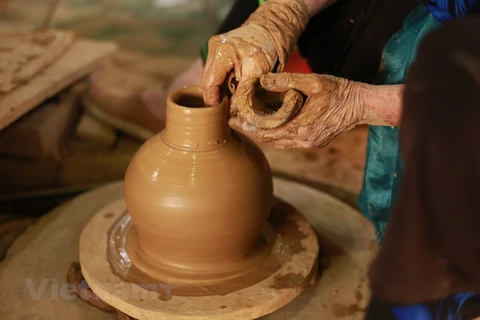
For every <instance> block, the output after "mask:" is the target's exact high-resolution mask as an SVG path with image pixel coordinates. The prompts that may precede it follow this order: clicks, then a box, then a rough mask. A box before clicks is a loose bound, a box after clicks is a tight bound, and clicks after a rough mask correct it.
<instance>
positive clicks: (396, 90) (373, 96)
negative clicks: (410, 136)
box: [360, 84, 405, 126]
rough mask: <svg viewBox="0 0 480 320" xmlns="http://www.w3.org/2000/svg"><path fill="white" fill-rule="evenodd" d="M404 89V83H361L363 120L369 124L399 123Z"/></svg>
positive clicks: (396, 124) (387, 124) (395, 124)
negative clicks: (363, 109)
mask: <svg viewBox="0 0 480 320" xmlns="http://www.w3.org/2000/svg"><path fill="white" fill-rule="evenodd" d="M404 90H405V85H404V84H396V85H383V86H373V85H363V86H362V89H360V97H361V99H362V101H363V103H362V104H363V106H364V108H365V119H364V122H365V123H366V124H369V125H371V126H398V125H400V119H401V114H402V105H403V91H404Z"/></svg>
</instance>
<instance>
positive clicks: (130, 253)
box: [107, 199, 308, 301]
mask: <svg viewBox="0 0 480 320" xmlns="http://www.w3.org/2000/svg"><path fill="white" fill-rule="evenodd" d="M295 212H296V210H295V209H294V208H292V207H291V206H290V205H288V204H286V203H284V202H282V201H280V200H278V199H277V200H276V204H275V205H274V207H273V208H272V212H271V215H270V217H269V219H268V223H267V225H266V227H265V229H264V231H263V234H262V237H261V240H260V241H259V243H258V244H257V247H256V248H255V250H254V251H253V252H252V253H251V254H249V256H247V257H246V258H245V260H244V266H243V269H242V271H241V272H237V273H235V274H224V275H222V276H223V278H222V281H220V282H217V283H215V284H203V283H202V281H203V280H204V279H203V278H198V277H196V274H190V275H189V276H190V278H186V276H187V275H185V274H181V275H180V277H179V276H178V275H176V274H175V270H165V269H164V268H163V266H161V265H158V264H154V263H152V262H151V261H145V260H142V259H141V258H139V257H140V256H141V255H139V254H138V252H137V248H138V247H137V245H136V238H137V236H138V234H137V233H136V230H135V227H134V225H133V221H132V219H131V217H130V216H129V215H128V213H127V212H125V213H124V214H123V215H122V216H121V217H120V218H119V219H118V220H117V221H116V223H115V224H114V225H113V226H112V228H111V230H110V231H109V236H108V249H107V256H108V261H109V263H110V266H111V268H112V271H113V272H114V274H116V275H117V276H119V277H120V278H121V279H122V280H123V281H125V282H132V283H135V284H137V285H138V286H140V287H142V288H145V289H147V290H148V287H149V286H151V287H152V288H153V289H154V290H155V291H156V292H157V293H158V299H160V300H164V301H167V300H169V299H170V298H171V296H174V295H175V296H211V295H225V294H228V293H231V292H234V291H237V290H240V289H243V288H245V287H249V286H252V285H254V284H256V283H258V282H260V281H262V280H264V279H266V278H268V277H269V276H271V275H272V274H274V273H275V272H276V271H278V270H279V269H280V267H281V266H282V265H284V264H285V262H286V261H287V260H288V259H290V258H291V257H292V256H293V255H295V254H298V253H300V252H302V251H305V250H306V249H305V248H304V247H303V246H302V243H301V241H302V239H305V238H307V237H308V233H306V232H305V230H302V228H301V227H300V225H299V223H298V221H297V220H296V219H295V215H294V213H295ZM198 280H200V282H199V281H198ZM303 280H304V276H303V275H301V274H295V275H292V274H287V275H284V276H279V277H276V278H275V284H274V285H273V286H272V288H275V289H285V288H292V287H296V286H298V285H299V283H301V282H302V281H303ZM160 284H161V285H160ZM166 289H170V290H166Z"/></svg>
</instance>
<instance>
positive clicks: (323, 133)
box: [229, 73, 366, 149]
mask: <svg viewBox="0 0 480 320" xmlns="http://www.w3.org/2000/svg"><path fill="white" fill-rule="evenodd" d="M260 83H261V85H262V87H263V88H264V89H265V90H267V91H271V92H285V91H287V90H290V89H295V90H298V91H300V92H301V93H303V94H304V95H305V96H306V97H307V99H306V101H305V104H304V105H303V107H302V109H301V110H300V111H299V112H298V114H297V115H296V116H295V117H294V118H293V119H292V120H290V121H289V122H287V123H286V124H284V125H282V126H280V127H278V128H275V129H270V130H261V129H258V128H255V127H253V126H251V125H249V124H248V123H247V122H246V121H244V119H240V118H239V115H238V114H237V116H235V117H233V118H230V121H229V124H230V126H231V127H232V128H233V129H235V130H239V131H243V132H244V133H245V134H247V135H249V136H251V137H252V138H254V139H256V140H257V141H259V142H273V143H274V145H275V146H276V147H277V148H281V149H286V148H315V147H323V146H326V145H327V144H328V143H329V142H330V141H332V140H333V139H334V138H335V137H336V136H338V135H339V134H341V133H342V132H345V131H348V130H350V129H352V128H353V127H355V126H357V125H359V124H363V123H365V113H366V112H365V110H364V109H365V108H364V104H363V103H362V99H361V91H362V90H361V89H362V87H363V86H364V84H362V83H359V82H354V81H349V80H347V79H343V78H337V77H333V76H327V75H318V74H296V73H277V74H273V73H269V74H266V75H264V76H262V78H261V80H260Z"/></svg>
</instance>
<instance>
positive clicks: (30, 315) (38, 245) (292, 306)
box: [0, 179, 378, 320]
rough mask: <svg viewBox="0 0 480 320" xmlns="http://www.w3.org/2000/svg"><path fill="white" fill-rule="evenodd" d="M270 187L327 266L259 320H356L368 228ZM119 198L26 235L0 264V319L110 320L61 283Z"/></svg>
mask: <svg viewBox="0 0 480 320" xmlns="http://www.w3.org/2000/svg"><path fill="white" fill-rule="evenodd" d="M274 185H275V194H276V195H277V196H278V197H280V198H282V199H285V200H286V201H287V202H289V203H290V204H292V205H293V206H295V207H296V208H297V209H299V210H300V211H301V212H302V213H303V214H304V215H305V216H306V217H307V219H308V220H309V221H310V223H311V224H312V225H313V227H314V228H315V229H316V231H317V232H318V234H319V237H320V245H321V247H322V248H326V249H327V258H326V259H324V264H323V267H324V269H323V270H321V271H320V275H319V279H318V280H317V282H316V284H315V285H314V286H312V287H310V288H309V289H307V290H306V291H305V292H304V293H302V294H301V295H300V296H299V297H298V298H297V299H295V300H293V301H292V302H291V303H289V304H288V305H286V306H285V307H283V308H281V309H280V310H278V311H276V312H274V313H272V314H270V315H268V316H266V317H263V318H262V319H264V320H285V319H289V320H317V319H342V320H361V319H363V316H364V313H363V311H362V310H364V308H365V307H366V305H367V303H368V299H369V290H368V284H367V282H366V272H367V269H368V265H369V262H370V260H371V258H372V257H373V256H374V254H375V253H376V250H377V248H378V246H377V244H376V240H375V234H374V229H373V227H372V225H371V224H370V223H369V222H368V221H367V220H365V219H364V218H363V217H362V216H361V215H360V214H359V213H358V212H357V211H356V210H354V209H352V208H351V207H349V206H348V205H346V204H344V203H342V202H340V201H338V200H337V199H335V198H332V197H330V196H328V195H327V194H325V193H322V192H319V191H317V190H315V189H312V188H310V187H307V186H304V185H299V184H297V183H294V182H290V181H287V180H281V179H275V180H274ZM122 197H123V184H122V183H114V184H109V185H106V186H104V187H101V188H99V189H97V190H94V191H92V192H89V193H86V194H84V195H82V196H79V197H77V198H76V199H74V200H73V201H72V202H70V203H68V204H66V205H64V206H62V207H60V208H58V209H56V210H54V211H53V212H51V213H49V214H48V215H46V216H44V217H43V218H42V219H41V220H40V221H39V222H38V223H37V225H35V226H33V227H31V228H30V229H29V230H27V232H26V233H24V234H23V235H22V236H21V237H20V238H19V239H18V240H17V241H16V242H15V243H14V245H13V246H12V248H11V249H10V251H9V253H8V255H7V258H6V260H5V261H4V262H3V263H2V264H0V283H2V289H3V290H2V297H1V299H0V319H7V320H8V319H15V320H16V319H22V318H23V319H36V320H47V319H48V320H50V319H69V320H77V319H78V320H80V319H82V320H83V319H98V320H102V319H115V317H116V315H115V314H112V313H106V312H104V311H101V310H98V309H96V308H95V307H93V306H91V305H89V304H87V303H86V302H84V301H80V300H79V299H78V298H76V296H75V295H74V294H73V293H71V292H69V291H68V287H66V286H65V283H66V272H67V269H68V267H69V266H70V264H71V262H72V261H78V245H79V237H80V233H81V231H82V229H83V227H84V226H85V225H86V223H87V222H88V221H89V219H90V218H91V217H92V216H93V215H94V214H95V213H96V212H97V211H98V210H100V209H101V208H103V207H104V206H106V205H107V204H109V203H111V202H113V201H114V200H118V199H121V198H122ZM42 285H43V286H42ZM29 288H30V290H29ZM35 289H37V290H35ZM35 293H36V294H37V295H35Z"/></svg>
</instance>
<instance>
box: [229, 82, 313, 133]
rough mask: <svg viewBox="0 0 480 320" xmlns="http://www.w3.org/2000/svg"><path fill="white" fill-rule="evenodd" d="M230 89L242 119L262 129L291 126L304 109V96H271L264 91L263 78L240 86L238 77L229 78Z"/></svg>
mask: <svg viewBox="0 0 480 320" xmlns="http://www.w3.org/2000/svg"><path fill="white" fill-rule="evenodd" d="M227 88H228V89H229V91H230V92H231V93H232V94H234V93H236V95H235V106H236V108H237V109H238V114H239V116H240V117H241V118H242V119H243V120H245V121H247V123H249V124H250V125H252V126H254V127H256V128H259V129H264V130H268V129H274V128H278V127H280V126H281V125H283V124H285V123H287V122H288V121H289V120H290V119H292V118H293V117H294V116H295V115H296V114H297V113H298V112H299V111H300V110H301V108H302V107H303V103H304V98H303V95H302V94H301V93H300V92H299V91H297V90H287V91H286V92H282V93H279V92H270V91H267V90H265V89H263V88H262V86H261V85H260V79H259V78H251V79H248V80H245V81H244V83H243V84H242V86H240V87H239V86H238V82H237V81H236V79H235V75H234V73H230V75H229V77H228V78H227Z"/></svg>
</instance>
